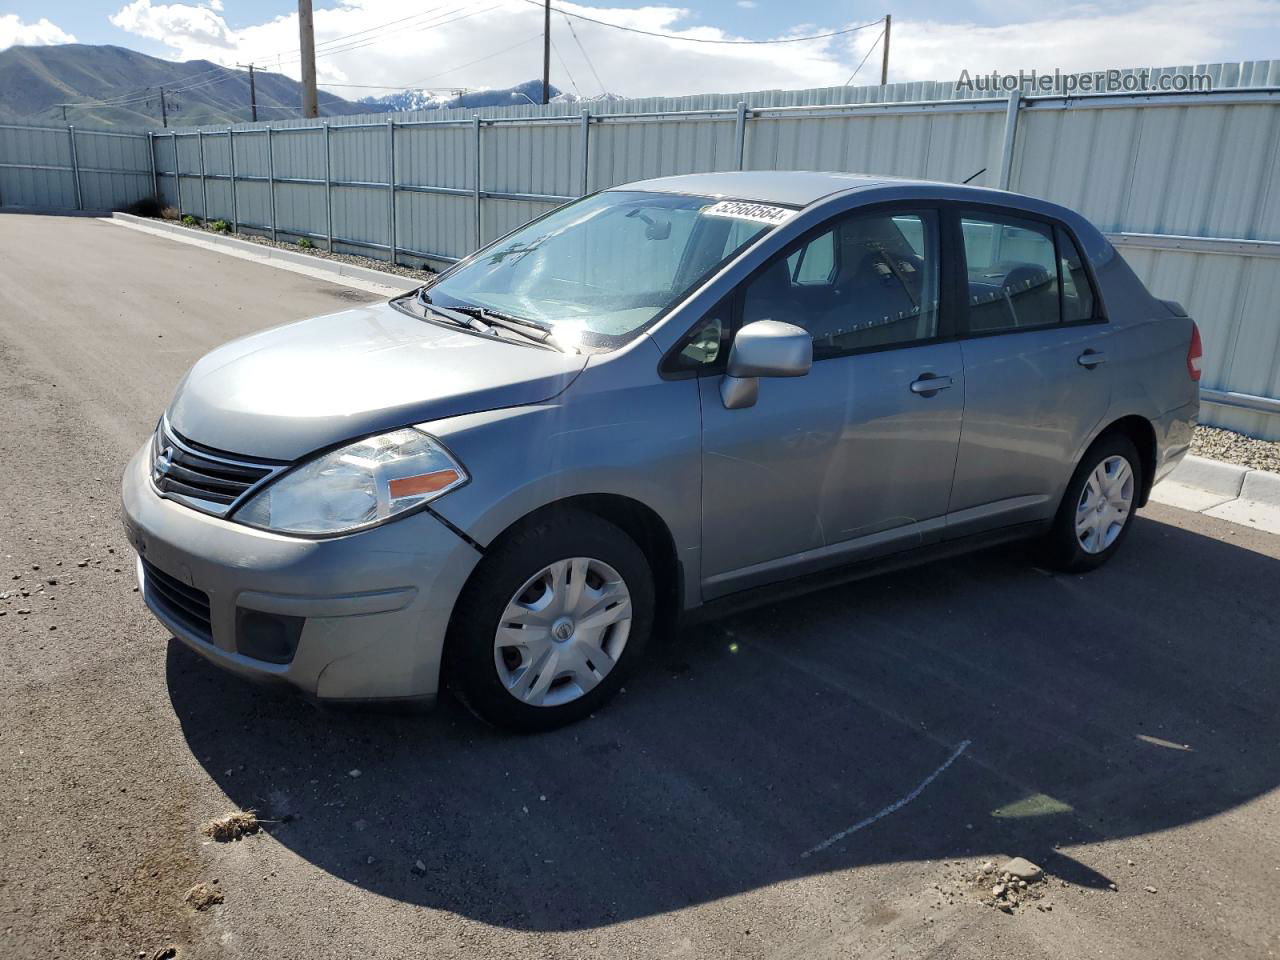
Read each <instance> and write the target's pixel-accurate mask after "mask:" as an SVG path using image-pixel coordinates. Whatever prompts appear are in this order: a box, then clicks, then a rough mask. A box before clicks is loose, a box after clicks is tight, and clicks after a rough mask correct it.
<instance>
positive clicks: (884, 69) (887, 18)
mask: <svg viewBox="0 0 1280 960" xmlns="http://www.w3.org/2000/svg"><path fill="white" fill-rule="evenodd" d="M892 26H893V14H891V13H886V14H885V15H884V49H883V50H882V51H881V53H883V55H884V57H883V59H882V60H881V61H880V86H882V87H883V86H884V85H885V84H887V83H888V82H889V28H890V27H892Z"/></svg>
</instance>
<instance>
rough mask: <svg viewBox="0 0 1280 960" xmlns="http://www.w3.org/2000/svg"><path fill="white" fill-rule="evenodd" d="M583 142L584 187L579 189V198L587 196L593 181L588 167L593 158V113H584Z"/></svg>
mask: <svg viewBox="0 0 1280 960" xmlns="http://www.w3.org/2000/svg"><path fill="white" fill-rule="evenodd" d="M580 135H581V138H582V142H581V144H580V145H579V146H580V148H581V151H582V185H581V186H580V187H579V188H578V196H580V197H585V196H586V195H587V185H588V183H589V182H590V180H591V171H590V168H589V167H588V166H587V163H588V161H589V160H590V157H591V111H590V110H583V111H582V127H581V134H580Z"/></svg>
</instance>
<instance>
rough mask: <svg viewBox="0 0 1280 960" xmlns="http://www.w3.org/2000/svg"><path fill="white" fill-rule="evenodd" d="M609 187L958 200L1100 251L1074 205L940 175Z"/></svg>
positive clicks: (811, 198) (745, 175) (774, 198)
mask: <svg viewBox="0 0 1280 960" xmlns="http://www.w3.org/2000/svg"><path fill="white" fill-rule="evenodd" d="M610 189H612V190H640V191H649V192H654V193H686V194H692V195H694V196H703V197H721V198H724V199H730V200H752V201H755V202H757V203H777V204H782V205H784V206H791V207H808V206H810V205H813V204H816V203H818V202H819V201H829V200H831V199H832V198H834V197H836V196H838V195H841V194H850V193H857V194H859V195H860V196H861V197H862V198H864V199H865V200H866V201H867V202H874V201H876V200H878V199H885V200H890V199H892V200H902V199H910V200H921V199H924V200H929V201H932V200H957V201H962V202H967V203H974V204H984V205H988V206H996V207H1002V208H1005V209H1007V210H1008V211H1010V212H1011V213H1015V212H1018V211H1021V212H1024V213H1032V214H1038V215H1041V216H1046V217H1050V218H1052V219H1055V220H1061V221H1065V222H1066V223H1068V224H1069V225H1070V226H1071V227H1072V228H1073V229H1074V230H1075V231H1076V232H1077V234H1086V235H1087V238H1085V239H1086V244H1087V245H1088V246H1090V247H1094V248H1096V250H1097V251H1098V252H1099V253H1101V252H1105V250H1104V248H1105V247H1106V241H1105V240H1104V239H1103V237H1102V234H1101V233H1099V232H1098V230H1097V228H1096V227H1094V226H1093V224H1091V223H1089V221H1088V220H1087V219H1085V218H1084V217H1083V216H1081V215H1080V214H1078V213H1076V212H1075V211H1074V210H1070V209H1068V208H1066V207H1063V206H1059V205H1058V204H1056V203H1053V202H1051V201H1048V200H1042V199H1040V198H1039V197H1030V196H1026V195H1024V194H1019V193H1010V192H1009V191H1007V190H997V189H993V188H991V187H979V186H967V185H965V184H959V183H946V182H944V181H939V180H913V179H910V178H907V177H890V176H883V175H880V174H865V173H823V172H819V171H813V170H744V171H733V172H729V173H690V174H684V175H682V176H675V177H659V178H657V179H654V180H639V181H636V182H635V183H628V184H623V185H621V186H617V187H612V188H610Z"/></svg>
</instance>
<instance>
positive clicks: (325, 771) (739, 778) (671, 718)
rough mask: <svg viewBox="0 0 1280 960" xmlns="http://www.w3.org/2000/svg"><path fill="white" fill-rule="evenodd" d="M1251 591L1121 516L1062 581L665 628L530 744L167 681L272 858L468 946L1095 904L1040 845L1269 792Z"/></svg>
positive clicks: (1205, 556)
mask: <svg viewBox="0 0 1280 960" xmlns="http://www.w3.org/2000/svg"><path fill="white" fill-rule="evenodd" d="M1278 581H1280V561H1277V560H1275V559H1272V558H1270V557H1267V556H1264V555H1262V554H1259V553H1255V552H1252V551H1250V550H1247V549H1243V548H1240V547H1236V546H1233V545H1232V544H1230V543H1225V542H1222V541H1219V540H1214V539H1211V538H1208V537H1204V536H1201V535H1198V534H1196V533H1193V532H1190V531H1187V530H1183V529H1180V528H1178V527H1176V526H1172V525H1169V524H1165V523H1161V522H1159V521H1156V520H1152V519H1149V518H1146V517H1142V518H1139V520H1138V522H1137V523H1136V524H1135V526H1134V528H1133V530H1132V531H1131V536H1130V540H1129V542H1128V543H1127V544H1126V546H1125V549H1124V550H1123V551H1122V552H1121V554H1120V555H1118V556H1117V557H1116V559H1115V560H1114V561H1113V562H1112V563H1111V564H1110V565H1109V566H1108V567H1107V568H1106V569H1105V570H1103V571H1099V572H1097V573H1095V574H1092V575H1089V576H1084V577H1078V576H1055V575H1050V574H1048V573H1047V572H1045V571H1042V570H1038V569H1036V568H1035V567H1034V566H1033V565H1032V564H1031V563H1030V562H1028V555H1027V552H1026V551H1025V550H1024V549H1020V548H1005V549H1001V550H996V551H989V552H986V553H983V554H978V555H974V556H969V557H965V558H962V559H958V560H954V561H948V562H942V563H935V564H932V565H929V566H925V567H920V568H917V569H914V570H908V571H904V572H899V573H894V574H890V575H886V576H882V577H879V578H876V579H872V580H866V581H862V582H859V583H855V584H852V585H848V586H844V587H840V588H835V589H830V590H827V591H825V592H822V593H817V594H811V595H809V596H806V597H801V598H798V599H793V600H788V601H786V602H782V603H778V604H776V605H773V606H768V607H764V608H760V609H757V610H754V611H752V612H750V613H745V614H741V615H737V616H733V617H730V618H727V619H725V620H722V621H719V622H716V623H712V624H708V625H705V626H702V627H699V628H697V629H690V630H686V631H684V633H683V635H681V636H679V637H677V638H670V639H668V640H667V641H666V642H663V643H661V644H660V645H659V646H658V649H657V650H655V651H654V652H653V655H652V656H651V657H649V658H648V661H647V663H646V664H645V665H644V666H643V667H642V668H641V669H640V670H639V671H637V674H636V675H635V676H634V677H633V678H632V679H631V681H630V682H629V683H628V685H627V688H626V690H625V692H624V693H622V694H620V695H619V697H618V699H617V700H616V701H615V702H614V704H612V705H610V706H609V707H608V708H607V709H605V710H603V711H601V712H600V713H599V714H598V715H596V716H594V717H592V718H591V719H589V720H586V721H584V722H582V723H580V724H578V725H576V726H573V727H570V728H566V729H564V730H560V731H556V732H554V733H550V734H544V735H540V736H532V737H513V736H507V735H504V734H502V733H499V732H497V731H494V730H491V729H489V728H487V727H485V726H484V725H482V724H481V723H479V722H478V721H476V720H475V719H473V718H472V717H471V716H470V714H468V713H467V712H466V711H465V710H464V709H463V708H461V707H460V706H458V705H457V704H456V703H455V702H454V701H453V700H452V698H445V699H444V700H442V702H441V703H440V705H439V706H438V708H437V709H436V710H434V711H431V712H429V713H426V714H421V715H411V716H402V715H392V714H384V713H377V712H368V711H359V712H356V711H346V710H320V709H318V708H316V707H313V706H311V705H309V704H307V703H306V702H304V701H302V700H301V699H299V698H296V697H292V696H288V695H284V694H282V693H280V692H279V691H276V690H271V689H263V688H258V687H254V686H251V685H248V684H245V683H243V682H242V681H239V680H237V679H235V678H233V677H230V676H228V675H225V674H223V673H221V672H220V671H218V670H216V669H215V668H213V667H211V666H209V665H208V664H206V663H205V662H204V661H203V660H201V659H199V658H198V657H196V656H195V655H194V654H192V653H190V652H189V651H187V650H186V649H185V648H184V647H182V646H181V645H180V644H178V643H177V642H176V641H171V642H170V646H169V652H168V664H167V668H168V683H169V690H170V696H171V700H172V705H173V709H174V711H175V713H176V715H177V717H178V719H179V721H180V723H181V726H182V729H183V731H184V734H185V736H186V738H187V740H188V743H189V745H190V748H191V750H192V752H193V754H194V755H195V757H196V758H197V759H198V760H199V761H200V762H201V763H202V764H203V766H204V767H205V769H206V770H207V771H208V773H209V775H210V776H211V777H212V778H213V779H214V781H216V783H217V784H218V786H219V787H221V789H222V790H224V791H225V792H226V793H227V795H228V796H229V797H230V798H231V799H232V800H233V801H234V802H235V803H236V804H237V805H239V806H240V807H243V808H254V809H257V810H258V811H260V813H261V815H262V816H263V817H265V818H268V819H270V820H274V821H277V822H276V823H274V824H272V825H271V826H270V828H269V829H270V831H271V833H272V835H273V836H274V837H275V839H276V840H277V841H279V842H280V843H282V844H284V845H285V846H287V847H288V848H289V849H290V850H292V851H293V852H295V853H297V854H298V855H299V856H301V857H304V858H306V859H307V860H308V861H310V862H311V863H313V864H315V865H317V866H318V867H321V868H323V869H324V870H326V871H329V872H330V873H332V874H334V875H336V876H338V877H341V878H342V879H344V880H346V881H347V882H349V883H352V884H355V885H357V886H360V887H362V888H365V889H368V890H371V891H374V892H376V893H378V894H380V895H382V896H386V897H393V898H395V899H397V900H402V901H406V902H409V903H415V904H423V905H428V906H431V907H435V908H439V909H444V910H449V911H453V912H455V913H458V914H462V915H465V916H467V917H470V918H473V919H477V920H480V921H483V922H486V923H490V924H498V925H503V926H506V927H510V928H516V929H528V930H574V929H582V928H586V927H596V926H600V925H604V924H609V923H614V922H619V921H623V920H627V919H630V918H634V917H640V916H647V915H651V914H657V913H662V912H667V911H671V910H675V909H679V908H681V907H684V906H687V905H690V904H697V903H704V902H707V901H710V900H714V899H716V898H720V897H726V896H730V895H733V894H737V893H741V892H744V891H749V890H753V889H757V888H760V887H763V886H766V885H769V884H773V883H777V882H780V881H785V880H788V879H790V878H794V877H797V876H803V875H808V874H816V873H822V872H826V871H831V870H836V869H843V868H849V867H854V866H858V865H863V864H875V863H885V862H893V861H904V860H925V859H939V858H961V857H967V856H972V855H976V854H979V853H983V854H986V853H990V852H994V851H1003V852H1007V853H1010V854H1020V855H1023V856H1027V857H1029V858H1031V859H1033V860H1036V861H1038V862H1040V863H1041V864H1042V865H1044V866H1045V867H1046V869H1048V870H1049V871H1050V872H1051V873H1054V874H1056V875H1058V876H1060V877H1062V878H1063V879H1067V880H1069V881H1072V882H1076V883H1083V884H1088V885H1093V886H1104V885H1105V884H1106V883H1107V882H1108V881H1109V878H1108V877H1106V876H1103V875H1101V874H1099V873H1097V872H1095V871H1094V870H1092V869H1091V868H1089V867H1088V866H1086V865H1084V864H1081V863H1078V862H1076V861H1074V860H1072V859H1071V858H1070V857H1069V856H1067V855H1066V854H1065V853H1062V852H1060V851H1059V850H1058V848H1059V847H1060V846H1061V845H1066V844H1071V843H1081V842H1088V841H1093V840H1102V839H1106V838H1114V837H1123V836H1132V835H1137V834H1144V833H1150V832H1152V831H1158V830H1164V829H1168V828H1170V827H1176V826H1179V825H1182V824H1187V823H1190V822H1193V821H1196V820H1200V819H1203V818H1205V817H1209V816H1212V815H1214V814H1217V813H1220V812H1222V811H1225V810H1228V809H1230V808H1232V807H1235V806H1237V805H1239V804H1242V803H1244V802H1246V801H1248V800H1250V799H1252V798H1254V797H1257V796H1259V795H1260V794H1263V793H1265V792H1267V791H1269V790H1272V789H1274V788H1275V787H1276V786H1277V784H1278V783H1280V754H1278V753H1277V752H1276V750H1275V749H1274V744H1275V743H1276V740H1277V734H1278V733H1280V721H1278V720H1277V711H1276V710H1275V705H1274V691H1275V689H1276V681H1277V679H1280V649H1278V648H1277V647H1276V645H1275V644H1274V642H1273V641H1274V638H1275V636H1276V635H1277V626H1278V623H1277V620H1278V619H1280V617H1278V615H1277V612H1276V609H1275V606H1274V585H1275V583H1276V582H1278ZM949 758H954V760H953V761H952V762H951V763H950V765H948V760H949ZM930 778H932V779H930ZM904 800H905V801H907V802H905V803H904V802H902V801H904ZM881 814H884V816H883V817H882V818H879V819H877V818H878V817H880V815H881ZM860 824H861V825H862V826H859V825H860ZM851 828H856V829H851Z"/></svg>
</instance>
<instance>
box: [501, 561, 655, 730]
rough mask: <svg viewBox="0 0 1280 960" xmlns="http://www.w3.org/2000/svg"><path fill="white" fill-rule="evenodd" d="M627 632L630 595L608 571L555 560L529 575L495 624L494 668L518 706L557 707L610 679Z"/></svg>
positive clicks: (603, 566) (608, 568)
mask: <svg viewBox="0 0 1280 960" xmlns="http://www.w3.org/2000/svg"><path fill="white" fill-rule="evenodd" d="M630 630H631V593H630V592H629V591H628V590H627V585H626V583H625V582H624V581H623V579H622V576H621V575H620V574H619V573H618V571H616V570H614V569H613V567H611V566H609V565H608V564H607V563H604V562H603V561H600V560H593V559H591V558H589V557H574V558H572V559H569V560H557V561H556V562H555V563H553V564H550V565H549V566H547V567H544V568H543V569H542V570H540V571H539V572H538V573H537V574H535V575H534V576H532V577H530V578H529V579H528V580H527V581H526V582H525V584H524V586H523V587H521V588H520V589H519V590H517V591H516V595H515V596H514V597H512V598H511V601H510V602H509V603H508V604H507V607H506V609H505V610H504V611H503V613H502V619H501V620H500V621H499V623H498V632H497V635H496V636H495V638H494V645H493V662H494V666H495V667H496V668H497V670H498V677H499V678H500V679H501V680H502V683H503V685H504V686H505V687H506V688H507V690H508V691H509V692H510V693H511V695H512V696H513V697H515V698H516V699H517V700H521V701H523V702H524V703H527V704H530V705H531V706H536V707H555V706H560V705H561V704H565V703H569V702H571V701H573V700H577V699H578V698H579V697H581V696H582V695H583V694H585V693H587V692H588V691H589V690H592V689H593V688H594V687H595V686H596V685H597V684H599V683H600V681H601V680H603V679H604V678H605V677H606V676H608V675H609V671H611V670H612V669H613V667H614V664H616V663H617V662H618V658H619V657H620V656H622V650H623V648H624V647H625V646H626V644H627V636H628V634H629V633H630Z"/></svg>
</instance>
